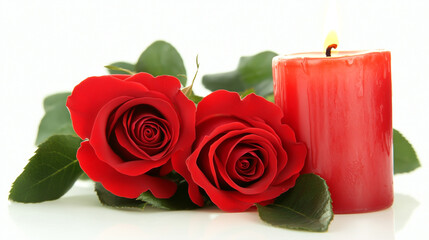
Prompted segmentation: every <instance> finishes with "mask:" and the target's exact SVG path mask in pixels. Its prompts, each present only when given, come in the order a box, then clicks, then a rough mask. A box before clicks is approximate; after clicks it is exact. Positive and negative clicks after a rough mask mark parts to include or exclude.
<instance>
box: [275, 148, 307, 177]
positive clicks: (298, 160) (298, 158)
mask: <svg viewBox="0 0 429 240" xmlns="http://www.w3.org/2000/svg"><path fill="white" fill-rule="evenodd" d="M285 145H286V147H285V148H286V152H287V157H288V159H289V161H288V163H287V165H286V166H285V168H284V169H282V171H281V172H279V173H278V174H277V178H276V179H275V180H274V184H280V183H281V182H283V181H286V180H288V179H289V178H290V177H291V176H292V175H296V174H298V173H299V172H301V170H302V168H303V167H304V163H305V157H306V155H307V148H306V147H305V144H304V143H286V144H285Z"/></svg>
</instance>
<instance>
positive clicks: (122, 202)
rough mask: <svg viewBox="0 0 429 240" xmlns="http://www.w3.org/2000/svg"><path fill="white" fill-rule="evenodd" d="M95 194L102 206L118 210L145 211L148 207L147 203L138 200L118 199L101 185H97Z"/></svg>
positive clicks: (97, 183)
mask: <svg viewBox="0 0 429 240" xmlns="http://www.w3.org/2000/svg"><path fill="white" fill-rule="evenodd" d="M95 192H96V193H97V196H98V200H100V202H101V204H103V205H105V206H109V207H116V208H140V209H144V208H145V206H146V203H145V202H142V201H140V200H136V199H130V198H124V197H118V196H116V195H114V194H112V193H111V192H109V191H107V190H106V189H105V188H104V187H103V185H101V183H99V182H96V183H95Z"/></svg>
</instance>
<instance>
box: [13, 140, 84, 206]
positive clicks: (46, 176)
mask: <svg viewBox="0 0 429 240" xmlns="http://www.w3.org/2000/svg"><path fill="white" fill-rule="evenodd" d="M81 141H82V140H81V139H80V138H79V137H75V136H71V135H55V136H52V137H50V138H49V139H48V140H46V141H45V142H43V143H42V144H40V145H39V148H38V149H37V151H36V154H35V155H34V156H33V157H32V158H31V159H30V161H29V163H28V164H27V166H25V168H24V171H23V172H22V173H21V175H19V176H18V178H17V179H16V180H15V182H14V183H13V185H12V189H11V190H10V194H9V199H10V200H13V201H16V202H24V203H34V202H43V201H48V200H54V199H58V198H60V197H61V196H62V195H64V194H65V193H66V192H67V191H68V190H69V189H70V188H71V187H72V186H73V184H74V182H75V181H76V180H77V179H78V177H79V176H80V175H81V174H82V170H81V169H80V167H79V162H78V161H77V159H76V151H77V149H78V148H79V146H80V142H81Z"/></svg>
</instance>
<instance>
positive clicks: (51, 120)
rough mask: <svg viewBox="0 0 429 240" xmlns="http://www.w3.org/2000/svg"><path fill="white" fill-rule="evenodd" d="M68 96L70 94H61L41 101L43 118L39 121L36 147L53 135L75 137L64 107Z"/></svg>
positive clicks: (68, 115) (68, 114) (67, 111)
mask: <svg viewBox="0 0 429 240" xmlns="http://www.w3.org/2000/svg"><path fill="white" fill-rule="evenodd" d="M70 94H71V93H70V92H63V93H57V94H53V95H50V96H48V97H46V98H45V100H44V101H43V107H44V109H45V116H43V118H42V120H41V121H40V125H39V131H38V133H37V138H36V145H39V144H40V143H42V142H44V141H45V140H46V139H48V138H49V137H50V136H53V135H75V132H74V130H73V125H72V122H71V119H70V113H69V110H68V109H67V107H66V101H67V97H68V96H69V95H70Z"/></svg>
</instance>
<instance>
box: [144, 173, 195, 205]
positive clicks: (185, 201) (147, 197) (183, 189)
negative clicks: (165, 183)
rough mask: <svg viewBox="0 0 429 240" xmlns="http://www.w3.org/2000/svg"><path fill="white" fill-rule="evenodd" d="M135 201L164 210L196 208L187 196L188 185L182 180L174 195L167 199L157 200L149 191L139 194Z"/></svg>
mask: <svg viewBox="0 0 429 240" xmlns="http://www.w3.org/2000/svg"><path fill="white" fill-rule="evenodd" d="M137 200H141V201H144V202H147V203H149V204H150V205H152V206H153V207H156V208H161V209H166V210H188V209H195V208H198V206H197V205H195V204H194V203H193V202H192V200H191V199H190V198H189V195H188V184H187V183H186V182H185V181H184V180H183V181H181V182H180V183H179V184H178V186H177V191H176V193H175V194H174V195H173V196H172V197H171V198H168V199H159V198H156V197H155V196H153V195H152V193H150V191H147V192H144V193H142V194H140V196H139V197H138V198H137Z"/></svg>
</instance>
